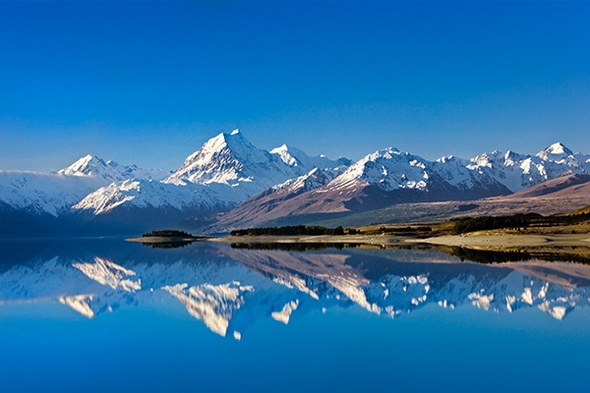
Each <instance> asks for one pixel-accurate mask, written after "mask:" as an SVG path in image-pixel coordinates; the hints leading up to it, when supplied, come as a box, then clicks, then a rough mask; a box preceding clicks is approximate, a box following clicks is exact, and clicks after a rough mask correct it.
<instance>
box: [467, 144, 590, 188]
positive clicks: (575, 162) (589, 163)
mask: <svg viewBox="0 0 590 393" xmlns="http://www.w3.org/2000/svg"><path fill="white" fill-rule="evenodd" d="M468 167H469V168H470V169H476V170H481V171H483V172H485V173H487V174H489V175H490V176H492V177H493V178H494V179H496V180H498V181H499V182H501V183H503V184H504V185H505V186H506V187H508V188H509V189H510V190H511V191H513V192H516V191H520V190H522V189H524V188H527V187H530V186H534V185H536V184H539V183H541V182H543V181H545V180H550V179H555V178H556V177H559V176H563V175H568V174H590V155H587V154H582V153H574V152H573V151H572V150H571V149H569V148H567V147H566V146H565V145H563V144H562V143H560V142H556V143H554V144H552V145H551V146H549V147H547V148H546V149H544V150H541V151H540V152H538V153H537V154H535V155H528V154H519V153H515V152H513V151H511V150H509V151H507V152H506V153H502V152H500V151H497V150H496V151H493V152H491V153H483V154H481V155H479V156H476V157H474V158H472V159H471V162H470V163H469V165H468Z"/></svg>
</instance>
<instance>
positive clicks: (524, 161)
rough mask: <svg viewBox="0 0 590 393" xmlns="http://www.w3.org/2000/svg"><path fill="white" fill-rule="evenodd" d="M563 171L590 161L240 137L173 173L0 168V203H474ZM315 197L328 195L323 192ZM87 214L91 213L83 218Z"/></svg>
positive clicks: (60, 210) (228, 138) (100, 210)
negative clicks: (345, 149) (362, 195)
mask: <svg viewBox="0 0 590 393" xmlns="http://www.w3.org/2000/svg"><path fill="white" fill-rule="evenodd" d="M564 174H590V156H589V155H584V154H580V153H573V151H572V150H571V149H569V148H567V147H566V146H564V145H563V144H561V143H559V142H558V143H554V144H552V145H550V146H549V147H547V148H546V149H544V150H542V151H540V152H538V153H537V154H535V155H527V154H519V153H515V152H513V151H508V152H506V153H502V152H499V151H493V152H491V153H483V154H481V155H479V156H477V157H474V158H472V159H470V160H465V159H461V158H458V157H454V156H449V157H443V158H440V159H438V160H436V161H428V160H425V159H424V158H422V157H420V156H417V155H414V154H411V153H408V152H401V151H399V150H398V149H395V148H386V149H383V150H378V151H377V152H375V153H372V154H369V155H367V156H365V157H364V158H362V159H361V160H359V161H358V162H356V163H354V164H352V165H350V161H349V160H347V159H344V158H340V159H338V160H330V159H328V158H327V157H325V156H321V155H320V156H316V157H310V156H308V155H307V154H305V153H304V152H303V151H301V150H299V149H296V148H293V147H291V146H287V145H286V144H284V145H282V146H280V147H277V148H275V149H272V150H271V151H266V150H263V149H259V148H257V147H255V146H254V145H252V143H250V142H249V141H248V140H247V139H246V138H245V137H244V135H243V134H242V133H241V132H240V131H238V130H234V131H233V132H231V133H221V134H219V135H217V136H215V137H213V138H211V139H210V140H208V141H207V142H205V143H204V144H203V146H202V147H201V148H199V149H198V150H197V151H195V152H194V153H193V154H191V155H189V156H188V157H187V158H186V160H185V161H184V163H183V165H182V166H181V167H180V168H178V169H177V170H176V171H174V172H167V171H165V170H159V169H141V168H138V167H137V166H136V165H126V166H125V165H120V164H117V163H116V162H114V161H105V160H103V159H101V158H99V157H96V156H92V155H87V156H84V157H82V158H80V159H79V160H77V161H76V162H74V163H73V164H72V165H70V166H68V167H66V168H63V169H61V170H59V171H57V172H56V173H51V174H43V173H34V172H18V171H0V206H8V207H9V208H11V209H15V210H16V211H22V212H26V213H27V214H35V215H40V214H48V215H51V216H53V217H61V216H66V215H70V213H78V212H84V211H86V212H90V213H92V214H93V215H102V214H104V213H107V212H116V211H118V210H119V209H122V208H124V207H126V208H137V209H146V208H150V209H169V208H172V209H176V210H177V211H178V212H179V213H180V214H183V212H184V213H186V214H194V213H195V211H196V210H199V209H201V210H202V212H203V214H213V213H217V212H223V211H227V210H229V209H231V208H232V207H235V206H236V205H238V204H240V203H241V202H243V201H245V200H247V199H248V198H251V197H253V196H255V195H258V194H259V193H261V192H263V191H264V192H276V191H279V192H280V193H281V195H282V197H285V196H286V195H287V194H288V193H293V195H299V194H301V193H306V192H308V191H312V190H316V189H321V190H323V191H321V192H332V191H333V192H335V193H336V194H334V195H338V193H344V194H343V195H353V194H354V192H356V190H359V189H362V188H363V187H364V186H366V185H374V186H377V187H379V188H380V189H381V190H383V191H386V192H392V191H396V192H397V191H398V190H404V191H402V192H405V193H406V194H404V195H417V194H423V195H429V197H427V198H424V200H445V199H444V198H447V200H448V198H456V197H457V196H458V195H459V196H464V197H466V198H467V197H468V198H474V199H476V198H481V197H484V196H494V195H503V194H506V193H509V192H511V191H512V192H515V191H519V190H522V189H523V188H526V187H530V186H532V185H536V184H538V183H540V182H542V181H545V180H549V179H553V178H556V177H559V176H562V175H564ZM268 190H271V191H268ZM408 192H410V193H413V194H408ZM347 193H350V194H347ZM334 195H332V197H334ZM316 196H317V197H318V198H320V197H321V195H320V190H318V193H317V195H316ZM408 198H409V197H408ZM308 202H309V201H308ZM311 202H313V198H312V199H311ZM306 203H307V202H306ZM318 206H320V207H321V204H320V205H318ZM292 208H294V207H293V206H292ZM189 211H190V212H189ZM82 216H87V215H79V216H77V217H82Z"/></svg>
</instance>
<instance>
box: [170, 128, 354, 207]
mask: <svg viewBox="0 0 590 393" xmlns="http://www.w3.org/2000/svg"><path fill="white" fill-rule="evenodd" d="M340 162H347V161H346V159H341V160H340V161H332V160H329V159H327V158H326V157H313V158H310V157H309V156H307V155H306V154H305V153H303V152H302V151H300V150H297V149H291V150H288V149H287V147H286V145H283V146H282V147H281V148H278V149H273V150H272V151H270V152H268V151H266V150H262V149H259V148H257V147H255V146H254V145H252V144H251V143H250V142H249V141H248V140H247V139H246V138H245V137H244V136H243V134H242V133H241V132H240V131H239V130H234V131H233V132H231V133H221V134H219V135H217V136H216V137H214V138H212V139H210V140H209V141H207V142H206V143H205V144H204V145H203V146H202V147H201V148H200V149H199V150H197V151H196V152H195V153H193V154H191V155H190V156H188V157H187V158H186V160H185V161H184V164H183V165H182V166H181V167H180V168H179V169H178V170H177V171H175V172H174V173H173V174H172V175H170V177H168V178H167V179H166V180H165V181H164V182H165V183H170V184H176V185H185V184H187V183H195V184H204V185H209V184H215V183H218V184H224V185H227V186H229V187H231V188H232V191H231V192H232V193H234V194H235V195H239V196H240V197H239V198H238V199H240V198H241V200H242V201H243V200H246V199H247V198H249V197H251V196H253V195H256V194H258V193H259V192H261V191H263V190H266V189H268V188H271V187H273V186H275V185H277V184H280V183H283V182H285V181H287V180H289V179H292V178H296V177H298V176H301V175H303V174H305V173H306V172H308V171H310V170H312V169H313V168H315V167H318V166H319V167H320V168H331V167H336V166H338V165H339V163H340Z"/></svg>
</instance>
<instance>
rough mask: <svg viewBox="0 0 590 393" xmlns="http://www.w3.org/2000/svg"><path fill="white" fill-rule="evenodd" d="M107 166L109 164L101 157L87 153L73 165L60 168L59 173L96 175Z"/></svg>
mask: <svg viewBox="0 0 590 393" xmlns="http://www.w3.org/2000/svg"><path fill="white" fill-rule="evenodd" d="M106 166H107V164H106V163H105V162H104V161H103V160H102V159H100V158H99V157H97V156H93V155H91V154H87V155H85V156H84V157H82V158H80V159H78V160H77V161H76V162H74V163H73V164H72V165H70V166H68V167H66V168H63V169H60V170H59V171H58V172H57V173H58V174H59V175H70V176H93V175H96V174H97V172H98V171H100V170H101V168H105V167H106Z"/></svg>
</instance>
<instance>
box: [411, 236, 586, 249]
mask: <svg viewBox="0 0 590 393" xmlns="http://www.w3.org/2000/svg"><path fill="white" fill-rule="evenodd" d="M406 242H407V243H421V244H433V245H441V246H457V247H478V248H490V249H502V248H515V247H556V248H557V247H590V235H589V234H587V233H586V234H573V233H570V234H485V233H484V234H478V233H475V234H471V235H443V236H437V237H431V238H427V239H408V240H406Z"/></svg>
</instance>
